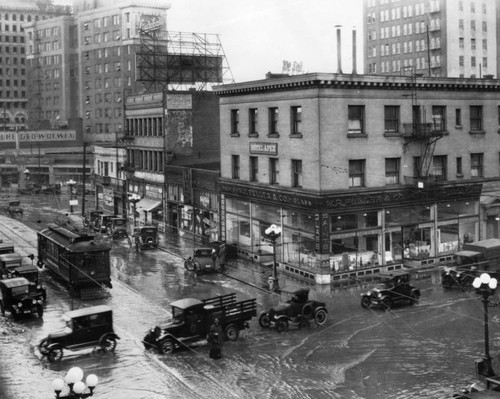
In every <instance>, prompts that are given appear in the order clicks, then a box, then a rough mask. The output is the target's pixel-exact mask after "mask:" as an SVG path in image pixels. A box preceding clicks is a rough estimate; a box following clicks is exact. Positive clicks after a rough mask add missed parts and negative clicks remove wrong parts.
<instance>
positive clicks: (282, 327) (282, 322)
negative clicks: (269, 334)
mask: <svg viewBox="0 0 500 399" xmlns="http://www.w3.org/2000/svg"><path fill="white" fill-rule="evenodd" d="M275 328H276V331H278V332H279V333H280V334H281V333H284V332H285V331H288V320H286V319H278V320H276V326H275Z"/></svg>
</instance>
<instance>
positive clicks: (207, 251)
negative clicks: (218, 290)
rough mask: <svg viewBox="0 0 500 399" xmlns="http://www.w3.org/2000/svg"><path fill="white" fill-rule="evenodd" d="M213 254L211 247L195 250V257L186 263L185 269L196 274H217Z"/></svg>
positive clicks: (191, 257)
mask: <svg viewBox="0 0 500 399" xmlns="http://www.w3.org/2000/svg"><path fill="white" fill-rule="evenodd" d="M213 252H214V251H213V249H212V248H210V247H201V248H195V249H194V250H193V256H190V257H189V258H187V259H186V261H185V262H184V268H185V269H186V270H189V271H191V272H195V273H196V274H200V273H214V272H216V271H217V270H216V269H215V262H214V259H213Z"/></svg>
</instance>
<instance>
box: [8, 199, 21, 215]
mask: <svg viewBox="0 0 500 399" xmlns="http://www.w3.org/2000/svg"><path fill="white" fill-rule="evenodd" d="M6 211H7V213H8V214H9V215H10V216H13V215H15V214H20V215H22V214H23V208H21V201H9V205H8V206H7V209H6Z"/></svg>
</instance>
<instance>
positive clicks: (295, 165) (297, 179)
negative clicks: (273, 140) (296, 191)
mask: <svg viewBox="0 0 500 399" xmlns="http://www.w3.org/2000/svg"><path fill="white" fill-rule="evenodd" d="M292 187H302V161H301V160H299V159H292Z"/></svg>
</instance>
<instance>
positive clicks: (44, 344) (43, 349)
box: [38, 338, 50, 356]
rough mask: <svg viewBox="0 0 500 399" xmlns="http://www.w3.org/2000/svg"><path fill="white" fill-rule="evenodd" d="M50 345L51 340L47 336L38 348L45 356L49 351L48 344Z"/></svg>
mask: <svg viewBox="0 0 500 399" xmlns="http://www.w3.org/2000/svg"><path fill="white" fill-rule="evenodd" d="M49 345H50V341H49V340H48V339H47V338H44V339H42V340H41V341H40V343H39V344H38V350H39V351H40V353H41V354H42V355H43V356H47V355H48V353H49V348H48V346H49Z"/></svg>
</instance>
